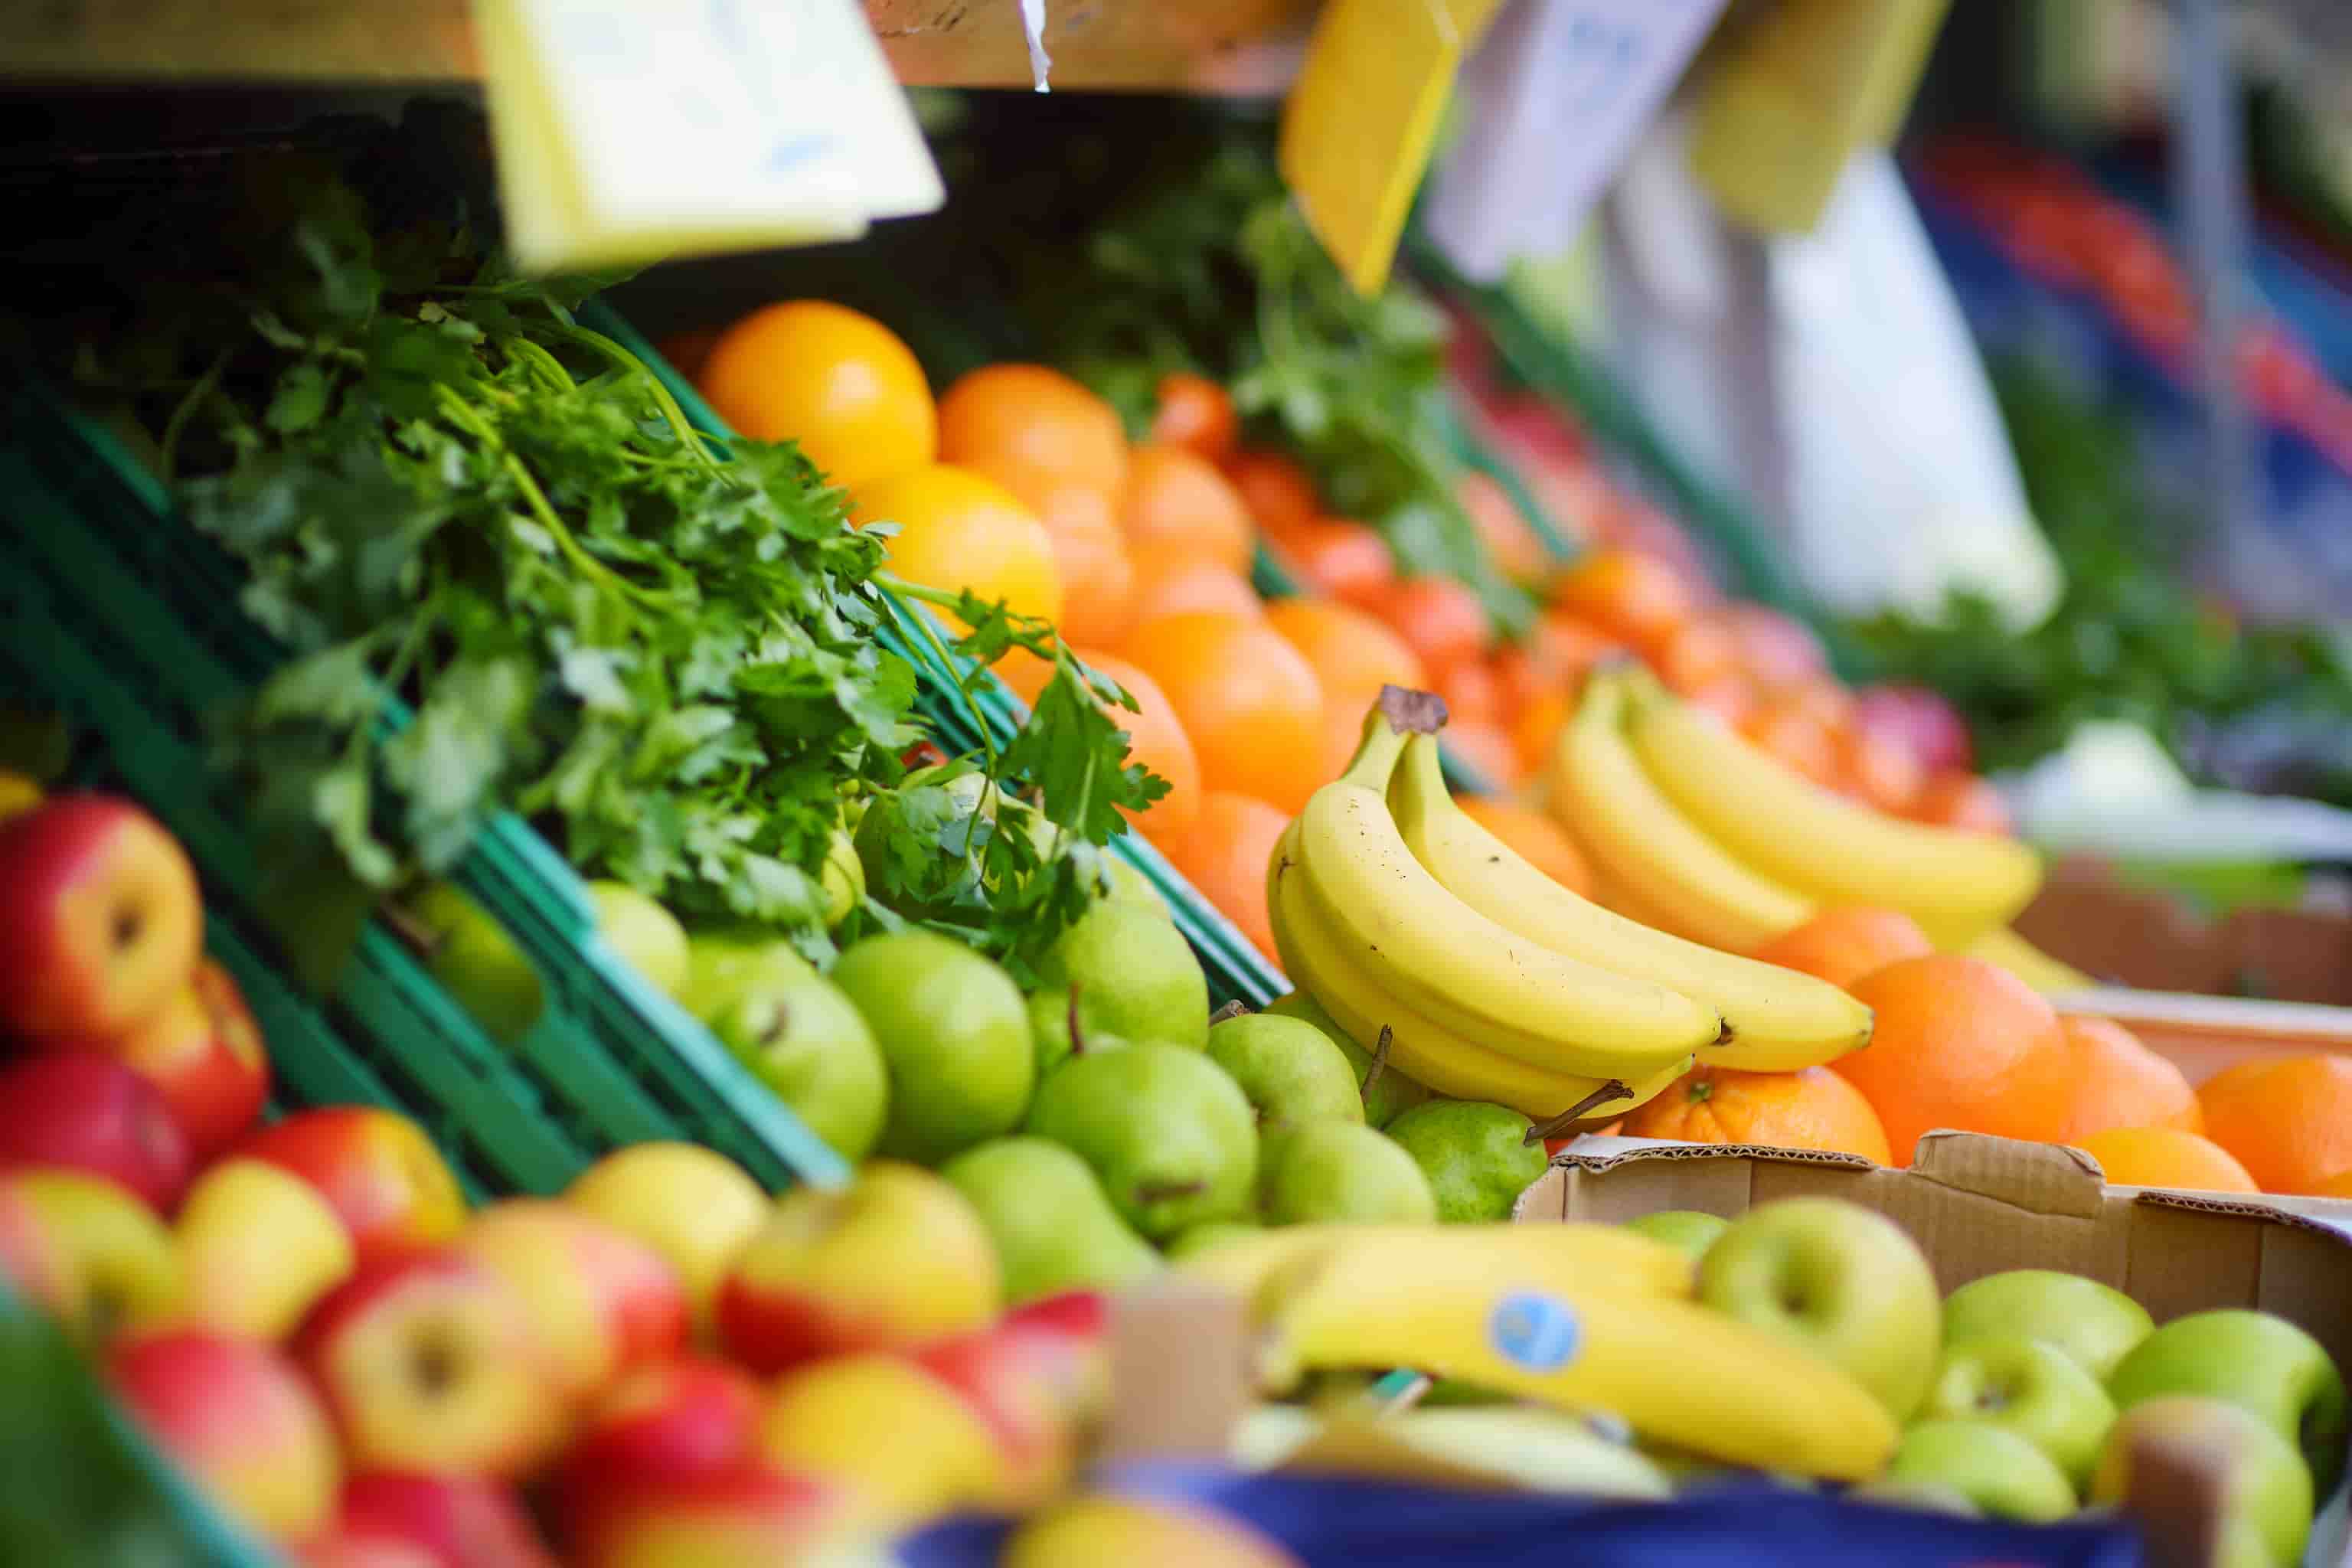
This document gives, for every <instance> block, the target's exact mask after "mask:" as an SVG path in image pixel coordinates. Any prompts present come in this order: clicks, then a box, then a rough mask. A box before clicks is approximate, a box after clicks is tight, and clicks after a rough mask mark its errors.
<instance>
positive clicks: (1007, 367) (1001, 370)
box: [940, 364, 1127, 507]
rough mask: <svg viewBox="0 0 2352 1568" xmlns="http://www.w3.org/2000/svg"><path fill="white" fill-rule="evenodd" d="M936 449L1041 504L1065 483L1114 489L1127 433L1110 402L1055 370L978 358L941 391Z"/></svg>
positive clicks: (1123, 468)
mask: <svg viewBox="0 0 2352 1568" xmlns="http://www.w3.org/2000/svg"><path fill="white" fill-rule="evenodd" d="M940 457H941V458H945V459H946V460H947V461H949V462H950V463H956V464H961V466H963V467H965V468H973V469H977V470H978V471H980V472H981V473H984V474H986V475H988V476H989V477H990V478H991V479H994V480H996V481H997V482H998V483H999V484H1001V485H1003V486H1004V487H1005V488H1006V489H1009V490H1011V491H1013V494H1015V495H1017V496H1019V497H1021V498H1022V499H1023V500H1025V501H1027V502H1028V503H1029V504H1030V505H1031V506H1033V507H1042V506H1044V505H1045V503H1046V501H1047V500H1048V499H1050V498H1051V496H1052V495H1053V493H1054V491H1055V490H1056V489H1060V488H1061V487H1063V486H1065V485H1076V486H1077V487H1079V488H1080V489H1090V490H1095V491H1097V492H1099V493H1101V494H1103V495H1106V496H1109V495H1116V494H1117V493H1118V487H1119V485H1120V484H1121V483H1122V482H1123V481H1124V480H1125V479H1126V478H1127V433H1126V431H1124V430H1123V429H1121V428H1120V427H1119V423H1118V413H1117V412H1116V411H1114V410H1113V409H1112V407H1111V405H1109V404H1108V403H1105V402H1104V401H1103V400H1102V399H1101V398H1099V397H1097V396H1096V395H1094V394H1093V393H1091V392H1089V391H1087V389H1086V388H1085V387H1084V386H1081V385H1080V384H1078V383H1077V382H1076V381H1073V380H1072V379H1071V378H1070V377H1068V376H1066V375H1064V374H1062V373H1061V372H1060V371H1058V370H1049V369H1047V368H1046V367H1045V366H1044V365H1041V364H992V365H983V366H982V368H980V369H979V370H975V371H968V372H966V373H965V374H962V375H961V376H958V377H957V378H956V381H955V384H953V385H951V386H950V387H949V388H948V389H947V391H946V393H945V394H943V395H941V396H940Z"/></svg>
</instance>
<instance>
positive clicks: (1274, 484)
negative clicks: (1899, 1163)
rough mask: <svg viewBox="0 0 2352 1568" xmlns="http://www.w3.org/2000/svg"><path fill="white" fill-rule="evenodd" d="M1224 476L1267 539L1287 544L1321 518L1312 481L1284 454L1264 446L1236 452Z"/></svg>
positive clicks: (1296, 463)
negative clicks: (1309, 524) (1291, 537)
mask: <svg viewBox="0 0 2352 1568" xmlns="http://www.w3.org/2000/svg"><path fill="white" fill-rule="evenodd" d="M1225 477H1226V478H1227V479H1231V480H1233V483H1234V490H1235V491H1236V492H1237V493H1238V494H1239V495H1240V496H1241V498H1242V505H1244V506H1245V507H1247V508H1248V509H1249V514H1250V517H1251V518H1252V519H1253V520H1254V521H1255V522H1256V523H1257V525H1258V527H1259V528H1260V529H1261V530H1262V531H1265V533H1266V535H1267V536H1268V537H1270V538H1275V539H1280V540H1284V541H1287V540H1288V539H1289V538H1290V536H1291V535H1292V534H1293V533H1295V532H1297V531H1301V530H1303V529H1304V528H1305V527H1306V526H1307V524H1308V523H1310V522H1313V521H1316V520H1317V519H1318V518H1319V517H1321V516H1322V515H1323V503H1322V502H1321V501H1320V500H1318V499H1317V498H1316V494H1315V480H1314V479H1312V478H1311V477H1310V476H1309V475H1308V474H1307V470H1306V469H1305V468H1301V467H1300V466H1299V464H1298V461H1297V459H1296V458H1291V457H1289V456H1287V455H1286V454H1284V453H1281V452H1270V451H1267V450H1266V449H1265V448H1264V447H1251V448H1248V449H1245V450H1244V451H1240V452H1236V453H1235V454H1234V458H1233V461H1232V462H1231V463H1230V464H1229V465H1227V467H1226V469H1225Z"/></svg>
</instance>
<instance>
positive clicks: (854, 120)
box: [475, 0, 946, 268]
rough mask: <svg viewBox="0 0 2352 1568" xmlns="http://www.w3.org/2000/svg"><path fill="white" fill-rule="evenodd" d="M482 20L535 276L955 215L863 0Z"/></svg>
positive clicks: (707, 0) (515, 6) (515, 10)
mask: <svg viewBox="0 0 2352 1568" xmlns="http://www.w3.org/2000/svg"><path fill="white" fill-rule="evenodd" d="M475 23H476V30H477V32H478V36H479V38H480V43H481V48H482V53H483V56H484V63H485V65H486V66H487V68H488V92H489V100H490V110H491V115H492V129H493V132H495V134H496V137H497V141H498V144H499V146H498V153H499V175H500V182H501V187H502V192H503V195H504V196H505V199H506V204H507V205H508V207H509V240H510V242H511V244H512V246H513V247H514V249H515V251H516V253H517V257H518V258H519V259H520V261H521V262H522V263H523V265H525V266H529V267H533V268H560V267H565V266H575V267H576V266H581V265H588V264H595V263H602V262H610V261H617V260H631V259H639V258H651V257H655V256H659V255H663V254H669V253H674V252H678V251H688V250H697V249H700V250H716V249H725V248H734V247H747V246H759V245H768V244H778V243H791V242H793V241H795V240H809V239H818V238H831V237H843V236H848V235H855V234H856V233H858V232H860V231H861V230H862V229H863V228H864V226H865V225H866V221H867V219H869V218H873V217H896V216H906V215H908V214H912V213H918V212H927V211H929V210H931V209H933V208H935V207H937V206H938V205H940V202H941V201H943V200H944V199H945V195H946V192H945V189H944V187H943V186H942V185H941V184H940V175H939V170H938V168H937V167H936V165H934V164H933V163H932V161H931V156H930V152H929V148H927V147H926V146H925V145H924V143H923V139H922V133H921V131H920V130H919V127H918V126H917V124H916V122H915V118H914V114H913V111H912V110H910V109H909V108H908V103H907V100H906V95H905V94H904V92H902V91H901V90H900V89H899V87H898V81H897V80H896V79H895V78H894V77H893V76H892V75H891V72H890V68H889V65H888V62H887V60H886V59H885V58H883V55H882V50H881V47H880V45H879V44H878V43H877V41H876V40H875V37H874V35H873V33H872V31H871V29H870V28H869V27H868V26H867V25H866V16H865V12H864V10H863V8H862V7H861V6H859V5H857V4H856V0H792V3H791V4H788V5H775V4H771V3H768V0H670V3H668V4H664V5H646V4H643V3H642V0H476V5H475Z"/></svg>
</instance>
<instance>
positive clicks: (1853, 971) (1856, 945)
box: [1748, 906, 1936, 990]
mask: <svg viewBox="0 0 2352 1568" xmlns="http://www.w3.org/2000/svg"><path fill="white" fill-rule="evenodd" d="M1935 951H1936V945H1935V943H1933V942H1929V941H1928V940H1927V932H1926V931H1921V930H1920V929H1919V922H1918V921H1915V920H1913V919H1912V918H1911V917H1910V916H1909V915H1906V914H1905V913H1903V912H1902V911H1901V910H1873V909H1864V908H1862V907H1860V906H1852V907H1848V908H1845V909H1837V910H1822V912H1821V913H1820V914H1817V915H1815V916H1814V917H1813V918H1812V919H1811V920H1809V921H1806V922H1805V923H1804V924H1802V925H1801V926H1796V927H1793V928H1791V929H1790V930H1788V931H1782V932H1781V933H1780V935H1779V936H1776V937H1774V938H1773V939H1772V940H1771V941H1770V942H1766V943H1765V944H1764V945H1763V946H1762V947H1759V948H1758V949H1757V950H1756V951H1755V952H1753V953H1750V954H1749V955H1748V956H1750V957H1751V958H1754V959H1755V960H1757V961H1758V962H1759V963H1777V964H1779V965H1780V967H1781V968H1783V969H1795V970H1801V971H1802V972H1803V973H1807V974H1810V975H1812V976H1813V977H1814V978H1815V979H1818V980H1826V981H1828V982H1829V983H1830V984H1832V985H1837V986H1843V987H1844V988H1845V989H1847V990H1852V989H1853V983H1854V982H1855V981H1857V980H1859V979H1861V978H1862V977H1863V976H1864V975H1865V974H1873V973H1877V972H1878V971H1879V970H1882V969H1884V968H1885V967H1886V966H1887V965H1888V964H1890V963H1901V962H1902V961H1903V960H1904V959H1906V958H1919V957H1922V956H1924V955H1926V954H1927V953H1930V952H1935Z"/></svg>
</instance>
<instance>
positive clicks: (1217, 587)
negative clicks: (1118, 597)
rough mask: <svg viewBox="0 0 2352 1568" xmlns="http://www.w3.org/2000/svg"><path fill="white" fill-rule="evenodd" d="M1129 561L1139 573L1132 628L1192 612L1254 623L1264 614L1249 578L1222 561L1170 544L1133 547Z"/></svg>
mask: <svg viewBox="0 0 2352 1568" xmlns="http://www.w3.org/2000/svg"><path fill="white" fill-rule="evenodd" d="M1127 558H1128V561H1129V564H1131V565H1132V566H1133V567H1134V569H1135V596H1134V598H1133V600H1132V601H1131V602H1130V604H1129V608H1128V618H1129V621H1130V622H1131V623H1132V625H1133V626H1142V625H1143V624H1144V623H1145V622H1147V621H1154V620H1158V619H1159V618H1160V617H1161V616H1181V615H1184V614H1187V613H1191V612H1204V611H1206V612H1214V613H1215V614H1218V615H1225V616H1246V617H1249V618H1251V619H1255V618H1256V617H1257V616H1260V615H1262V614H1264V612H1265V606H1264V605H1262V604H1261V603H1260V602H1259V600H1258V596H1257V590H1256V589H1255V588H1253V587H1252V586H1250V581H1249V579H1248V578H1247V577H1244V576H1243V575H1242V574H1240V573H1238V572H1236V571H1234V569H1233V568H1232V567H1230V566H1228V565H1226V564H1225V563H1223V562H1222V561H1210V560H1207V559H1204V558H1203V557H1201V556H1198V555H1194V554H1192V553H1191V552H1189V551H1186V550H1183V549H1181V548H1178V547H1171V546H1168V545H1160V546H1158V547H1156V548H1155V547H1151V546H1142V547H1138V546H1136V545H1132V544H1130V545H1129V546H1128V552H1127Z"/></svg>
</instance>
